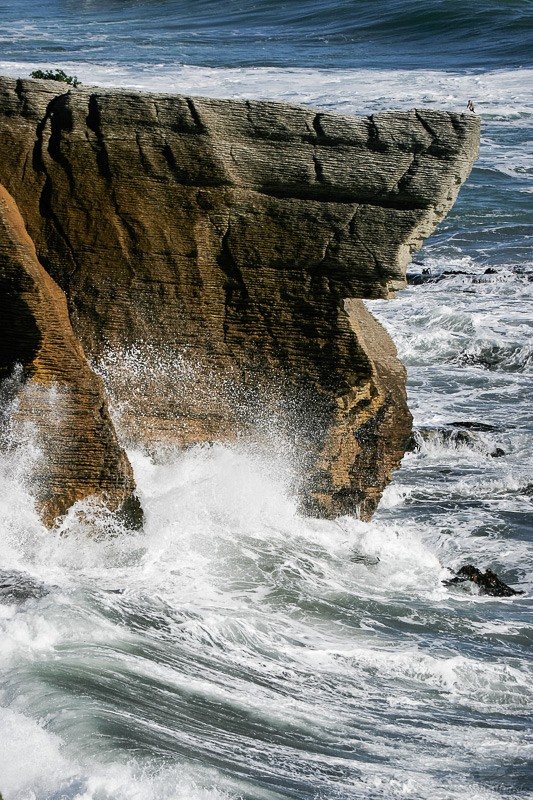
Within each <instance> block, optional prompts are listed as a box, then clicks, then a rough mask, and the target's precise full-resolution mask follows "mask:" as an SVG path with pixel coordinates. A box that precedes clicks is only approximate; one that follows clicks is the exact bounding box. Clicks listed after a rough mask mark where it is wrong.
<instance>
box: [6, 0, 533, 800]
mask: <svg viewBox="0 0 533 800" xmlns="http://www.w3.org/2000/svg"><path fill="white" fill-rule="evenodd" d="M0 12H1V13H0V73H3V74H8V75H17V76H24V75H28V74H29V72H30V71H31V70H33V69H36V68H42V69H44V68H51V67H54V68H55V67H61V68H64V69H65V70H66V71H67V72H69V73H71V74H76V75H78V77H79V78H80V79H81V80H82V81H83V83H87V84H90V83H96V84H101V85H108V86H109V85H111V86H112V85H120V86H134V87H137V88H140V89H153V90H156V91H168V92H187V93H190V94H198V95H207V96H217V97H224V96H225V97H258V98H259V97H264V98H272V99H276V100H285V101H290V102H299V103H303V104H307V105H311V106H314V107H317V108H324V109H329V110H333V111H341V112H343V113H354V114H357V113H363V114H364V113H371V112H373V111H377V110H381V109H393V108H411V107H413V106H418V107H420V106H425V107H430V108H443V109H450V110H461V111H462V110H464V109H465V107H466V103H467V101H468V99H473V100H474V102H475V105H476V110H477V112H478V113H479V114H480V115H481V119H482V147H481V156H480V160H479V162H478V164H477V165H476V167H475V168H474V170H473V172H472V175H471V178H470V179H469V181H468V183H467V185H466V186H465V187H464V188H463V189H462V191H461V194H460V197H459V200H458V202H457V204H456V206H455V208H454V210H453V211H452V213H451V214H450V215H449V217H448V218H447V219H446V220H445V221H444V223H442V225H441V226H440V228H439V230H438V231H437V232H436V234H435V235H434V236H433V237H432V238H431V239H430V240H429V241H428V242H427V243H426V244H425V246H424V248H423V250H422V251H421V252H420V253H418V254H416V256H415V262H416V263H414V264H413V265H412V266H411V268H410V271H412V272H413V273H420V272H421V270H422V269H423V268H429V269H431V278H432V280H431V281H429V282H426V283H424V284H422V285H411V286H409V287H408V288H407V289H406V290H405V291H403V292H401V293H399V294H398V297H397V298H396V299H395V300H394V301H388V302H371V303H369V304H368V305H369V307H370V308H371V310H372V312H373V313H374V314H375V315H376V316H378V318H379V319H380V320H381V321H382V322H383V323H384V324H385V325H386V326H387V327H388V329H389V330H390V332H391V335H392V336H393V338H394V340H395V342H396V344H397V347H398V350H399V354H400V356H401V358H402V359H403V361H404V363H405V364H406V365H407V369H408V381H409V385H408V389H409V402H410V406H411V409H412V411H413V415H414V418H415V426H416V428H417V429H418V430H419V431H420V436H421V437H422V436H423V438H422V439H421V444H420V449H419V451H418V452H415V453H409V454H407V455H406V457H405V458H404V461H403V464H402V468H401V470H400V471H399V472H398V473H396V475H395V477H394V481H393V483H392V485H391V486H390V487H389V488H388V489H387V490H386V492H385V495H384V498H383V501H382V504H381V506H380V509H379V510H378V512H377V514H376V516H375V518H374V520H373V521H372V522H371V523H362V522H360V521H358V520H356V519H353V518H350V517H343V518H340V519H338V520H336V521H324V520H314V519H306V518H302V517H300V516H299V514H298V513H297V510H296V503H295V500H294V498H293V497H292V495H291V491H290V486H291V485H293V483H294V482H295V481H297V477H298V476H297V473H298V453H297V452H294V450H293V449H292V447H291V444H290V443H289V442H286V441H284V440H283V437H282V436H281V434H280V433H279V432H278V431H276V429H275V425H273V427H272V430H271V435H270V437H267V440H266V441H265V439H264V437H263V438H262V440H261V441H259V440H258V441H256V442H247V443H242V444H240V445H239V446H237V447H228V446H223V445H217V444H215V445H213V446H211V447H199V448H193V449H192V450H190V451H187V452H186V453H175V454H174V455H173V456H172V457H169V455H168V453H167V454H166V458H165V460H163V461H161V462H160V463H158V462H157V461H154V460H151V459H150V458H148V457H147V456H146V455H145V454H142V453H139V452H131V453H130V457H131V460H132V463H133V466H134V469H135V475H136V480H137V483H138V486H139V491H140V494H141V497H142V501H143V506H144V508H145V510H146V526H145V529H144V530H143V531H142V532H140V533H138V534H136V535H131V534H129V535H124V533H123V532H121V531H120V530H118V531H115V533H116V534H117V535H116V536H115V537H113V538H110V537H109V529H108V527H106V525H107V521H105V520H102V519H100V518H96V519H94V520H93V521H92V522H86V523H85V524H84V526H82V525H81V523H80V522H79V521H78V522H76V521H75V520H74V519H73V518H69V519H67V520H66V521H65V524H64V534H65V535H64V536H62V537H58V536H54V535H50V533H49V532H48V531H46V530H44V529H43V528H42V526H41V525H40V523H39V521H38V519H37V517H36V515H35V513H34V510H33V506H32V501H31V498H30V497H29V495H28V493H27V491H26V488H25V478H26V476H27V475H28V473H29V472H31V466H32V463H33V462H34V460H35V459H36V458H38V452H37V451H36V448H35V446H34V444H33V443H32V441H31V439H29V440H28V441H26V442H25V443H24V444H23V445H21V446H20V447H19V448H18V449H16V450H14V451H12V452H10V453H9V454H6V455H3V456H2V457H1V458H0V487H1V491H0V533H1V535H0V570H2V571H3V574H4V581H6V580H7V578H8V577H9V576H11V580H12V581H13V582H15V583H16V584H17V585H19V586H20V585H21V583H22V580H24V582H25V586H26V597H27V599H25V600H21V598H20V597H19V598H18V599H17V598H14V597H13V596H12V595H10V594H9V592H8V591H4V592H3V594H2V595H1V597H0V601H1V602H0V629H1V642H2V646H1V648H0V670H1V674H2V681H1V685H0V731H1V733H2V736H1V737H0V791H2V792H3V794H4V798H5V800H63V798H64V799H65V800H123V799H124V800H132V798H133V800H137V798H138V799H139V800H141V798H142V800H178V799H179V800H198V799H199V798H201V799H202V800H205V799H208V800H222V799H223V800H237V798H246V800H267V799H268V800H281V799H283V800H289V799H292V798H298V799H301V800H353V799H354V798H356V799H357V800H358V799H359V798H361V799H364V800H377V798H380V799H381V798H383V800H390V798H409V800H419V799H420V800H452V798H453V799H454V800H455V798H456V797H458V796H461V797H463V798H468V800H495V799H496V798H509V799H513V800H514V799H516V800H518V798H520V800H525V798H530V797H533V764H532V754H533V736H532V733H531V717H532V699H533V698H532V689H531V687H532V680H531V646H532V643H533V633H532V626H531V597H532V590H533V578H532V574H533V570H532V568H533V557H532V549H531V544H532V534H533V524H532V516H533V515H532V512H533V504H532V494H531V486H532V485H533V461H532V453H533V420H532V411H531V397H532V395H533V375H532V373H533V368H532V367H533V344H532V343H533V336H532V334H533V313H532V304H531V300H532V299H533V298H532V294H533V264H532V258H531V243H532V231H533V212H532V208H533V206H532V192H533V180H532V176H533V123H532V119H533V64H532V56H533V47H532V9H531V3H529V2H524V0H521V1H520V2H518V0H516V2H499V3H497V4H496V3H492V2H479V3H475V4H474V3H465V2H462V3H459V2H451V0H448V1H443V2H436V0H433V1H432V0H429V1H428V2H425V3H421V2H414V0H413V2H390V1H389V0H386V2H382V3H375V2H374V3H369V2H355V1H354V0H352V2H342V1H340V0H337V2H334V0H330V2H318V1H317V2H307V1H303V0H299V1H298V2H295V0H293V1H292V2H288V1H287V2H281V1H278V2H271V3H268V4H265V3H250V2H237V1H236V0H231V1H230V2H226V3H224V4H221V3H214V2H205V1H202V0H200V1H199V2H198V1H197V2H195V3H193V2H175V1H173V0H168V2H141V1H139V2H134V1H133V0H131V1H130V2H128V1H127V0H121V2H118V0H115V1H114V2H105V3H104V2H99V0H79V1H78V2H57V1H56V2H42V3H39V4H35V3H29V2H26V0H23V2H17V3H13V4H5V3H0ZM450 273H455V274H450ZM124 367H125V368H127V370H131V372H132V375H133V373H135V375H136V376H137V377H138V375H139V374H140V375H141V376H142V374H143V372H142V371H143V369H146V370H148V369H149V367H150V365H149V363H147V362H146V361H143V356H142V352H139V353H138V354H137V357H136V360H135V359H134V360H133V361H131V362H129V361H128V362H127V363H126V364H125V365H124ZM169 369H175V371H176V375H177V376H179V370H180V365H179V364H178V363H176V364H175V365H172V364H170V365H169ZM104 377H105V371H104ZM452 423H467V424H468V425H469V427H467V428H465V430H467V431H468V432H469V434H470V435H469V436H468V437H466V438H463V440H457V439H456V438H455V439H454V438H453V436H450V431H453V430H455V429H454V428H453V425H452ZM480 424H481V425H485V426H486V429H485V430H478V429H477V428H479V425H480ZM472 425H473V426H474V427H472ZM475 426H477V428H476V427H475ZM498 448H499V449H500V450H501V451H503V455H501V454H500V455H499V456H498V457H494V455H493V454H494V452H495V451H496V450H497V449H498ZM88 533H89V534H90V537H88V536H87V534H88ZM465 563H475V564H477V565H478V566H479V567H481V568H483V569H485V568H491V569H493V570H495V571H496V572H497V573H498V574H499V575H500V576H501V577H502V578H503V580H505V581H506V582H508V583H510V584H511V585H513V586H516V587H520V588H521V589H523V590H524V591H525V594H524V595H523V596H520V597H517V598H514V599H494V598H487V597H482V596H479V595H477V594H476V593H475V592H474V591H473V590H468V589H467V590H465V591H462V590H450V589H447V588H446V587H445V586H444V585H443V583H442V581H443V580H444V579H445V578H446V577H449V574H450V573H449V571H448V570H447V568H448V567H449V568H452V569H457V568H458V567H459V566H461V565H462V564H465ZM21 574H22V575H23V576H24V578H23V579H22V578H21V577H20V576H21ZM6 576H7V577H6Z"/></svg>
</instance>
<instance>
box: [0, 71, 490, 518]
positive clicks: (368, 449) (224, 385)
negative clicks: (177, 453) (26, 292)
mask: <svg viewBox="0 0 533 800" xmlns="http://www.w3.org/2000/svg"><path fill="white" fill-rule="evenodd" d="M61 89H62V87H61V86H60V85H59V84H53V83H51V82H42V81H38V82H37V81H26V80H24V81H15V80H10V79H1V80H0V182H3V183H4V185H5V186H6V187H7V188H8V189H9V191H10V192H11V193H12V194H13V196H14V197H15V199H16V201H17V204H18V206H19V208H20V211H21V214H22V216H23V217H24V220H25V223H26V226H27V228H28V231H29V233H30V235H31V238H32V239H33V241H34V243H35V247H36V251H37V256H38V259H39V261H40V263H41V264H42V265H43V266H44V267H45V269H46V270H47V271H48V273H49V274H50V275H51V276H52V277H53V278H54V280H55V281H56V282H57V284H58V285H59V286H60V287H61V289H62V290H63V291H64V292H65V294H66V297H67V302H68V308H69V313H70V319H71V322H72V326H73V329H74V331H75V333H76V335H77V336H78V337H79V339H80V341H81V342H82V344H83V347H84V349H85V352H86V353H87V355H88V356H89V358H90V359H91V360H92V362H93V363H94V364H95V365H96V368H97V369H99V371H100V372H101V374H102V375H103V376H104V381H105V385H106V389H107V392H108V396H109V398H110V400H111V403H112V406H113V409H114V413H115V414H116V420H117V424H118V426H119V430H120V432H121V435H122V436H123V437H124V438H125V440H129V441H137V442H138V441H140V442H150V443H165V442H175V443H178V444H180V445H187V444H190V443H194V442H200V441H209V440H213V439H218V440H220V439H223V440H228V439H232V438H235V437H236V436H239V435H240V434H241V433H242V432H246V431H249V430H250V428H254V426H255V428H256V430H257V429H261V428H262V427H263V428H265V427H268V420H270V419H272V418H273V417H275V418H276V424H277V426H278V427H281V429H282V430H284V431H285V433H286V434H287V435H288V436H289V437H290V438H292V439H294V440H295V441H296V447H297V450H298V452H299V454H300V457H301V458H300V460H301V472H302V476H303V477H302V484H301V486H300V493H301V497H302V502H303V505H304V506H305V507H307V508H308V509H310V510H312V511H315V512H318V513H321V514H326V515H334V514H339V513H345V512H352V511H356V510H358V511H359V513H360V514H361V516H363V517H365V518H368V517H369V516H370V514H371V513H372V511H373V509H374V508H375V506H376V503H377V502H378V499H379V496H380V494H381V491H382V489H383V487H384V486H385V485H386V483H387V481H388V480H389V476H390V470H391V469H393V468H395V467H397V466H398V464H399V461H400V459H401V456H402V454H403V449H404V443H405V440H406V438H407V436H408V433H409V430H410V415H409V412H408V410H407V407H406V402H405V391H404V383H405V376H404V371H403V368H402V367H401V365H399V364H398V362H397V360H396V357H395V353H394V348H393V345H392V343H391V342H390V339H389V337H388V335H387V334H386V333H385V331H384V330H383V329H382V328H381V327H380V326H379V325H378V324H377V323H376V322H375V321H374V320H373V318H372V317H371V315H370V314H369V313H368V311H367V310H366V309H365V308H364V306H363V305H362V303H361V302H352V299H356V298H383V297H387V296H388V295H389V294H390V292H391V290H394V289H395V288H398V287H400V286H402V285H403V284H404V282H405V278H404V271H405V267H406V265H407V263H408V262H409V259H410V254H411V253H412V251H413V250H415V249H416V248H418V247H419V246H420V244H421V242H422V239H423V238H424V237H426V236H427V235H429V233H431V231H432V230H433V229H434V227H435V225H436V224H437V223H438V222H439V221H440V220H441V219H442V218H443V217H444V216H445V214H446V213H447V211H448V210H449V209H450V207H451V205H452V204H453V202H454V200H455V198H456V196H457V193H458V191H459V188H460V185H461V184H462V182H463V181H464V180H465V178H466V177H467V175H468V173H469V171H470V169H471V166H472V163H473V161H474V160H475V158H476V156H477V147H478V139H479V122H478V119H477V117H475V116H474V115H472V114H468V115H465V114H449V113H443V112H436V111H427V110H424V111H410V112H398V113H392V112H391V113H382V114H376V115H374V116H373V117H370V118H354V117H343V116H337V115H334V114H328V113H317V112H314V111H313V110H311V109H308V108H303V107H298V106H289V105H285V104H281V103H272V102H241V101H230V100H228V101H220V100H209V99H198V98H196V99H193V98H187V97H169V96H166V95H148V94H139V93H134V92H129V91H118V90H102V89H94V88H86V87H80V88H78V89H69V90H68V91H63V92H62V91H61ZM347 300H350V302H349V304H348V305H345V301H347Z"/></svg>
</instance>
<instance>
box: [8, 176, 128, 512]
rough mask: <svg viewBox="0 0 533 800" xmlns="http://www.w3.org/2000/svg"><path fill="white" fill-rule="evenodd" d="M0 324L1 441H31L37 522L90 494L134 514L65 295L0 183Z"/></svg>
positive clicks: (121, 457)
mask: <svg viewBox="0 0 533 800" xmlns="http://www.w3.org/2000/svg"><path fill="white" fill-rule="evenodd" d="M0 319H1V323H0V325H1V329H2V336H1V339H0V379H2V378H4V383H3V393H2V394H3V398H2V399H3V401H4V403H7V404H8V405H9V406H10V408H9V409H8V410H9V412H10V419H9V421H8V420H5V419H4V420H3V423H4V425H3V428H4V430H3V434H4V442H3V444H4V446H6V445H7V446H13V445H15V444H16V443H17V442H20V441H21V440H22V439H23V438H24V437H31V438H32V439H33V441H34V442H35V443H36V444H37V447H38V451H39V452H38V454H36V458H35V463H34V464H33V469H32V470H31V474H30V475H28V479H29V481H30V482H31V489H32V490H33V492H34V494H35V498H36V501H37V505H38V507H39V509H40V511H41V515H42V518H43V520H44V522H45V523H47V524H49V525H52V524H53V523H54V522H55V520H56V519H57V518H58V517H60V516H62V515H63V514H65V513H66V511H68V509H69V507H70V506H71V505H73V504H74V503H75V502H76V501H77V500H82V499H84V498H86V497H87V496H90V495H97V496H98V497H99V498H100V499H101V500H103V501H104V502H106V503H108V504H109V506H110V508H111V509H114V510H118V509H121V510H125V509H126V508H129V510H130V511H132V510H134V508H135V506H136V502H135V499H134V495H133V491H134V488H135V484H134V480H133V474H132V471H131V467H130V464H129V462H128V460H127V457H126V454H125V453H124V451H123V450H122V448H121V447H120V445H119V444H118V441H117V438H116V435H115V432H114V428H113V424H112V422H111V419H110V418H109V414H108V410H107V403H106V399H105V396H104V389H103V385H102V383H101V381H100V380H99V379H98V378H97V377H96V376H95V375H94V373H93V372H92V371H91V369H90V368H89V365H88V364H87V361H86V359H85V356H84V353H83V351H82V348H81V346H80V344H79V342H78V339H77V338H76V336H75V334H74V332H73V330H72V327H71V325H70V320H69V316H68V311H67V304H66V302H65V296H64V294H63V292H62V291H61V289H60V288H59V287H58V286H57V284H56V283H55V282H54V281H53V280H52V278H51V277H50V276H49V275H48V274H47V273H46V272H45V270H44V269H43V268H42V266H41V265H40V263H39V262H38V260H37V257H36V255H35V248H34V246H33V242H32V240H31V239H30V237H29V236H28V234H27V232H26V229H25V227H24V222H23V220H22V218H21V216H20V213H19V211H18V209H17V207H16V205H15V202H14V200H13V198H12V197H11V196H10V195H9V194H8V192H7V191H6V190H5V189H4V187H3V186H0ZM7 431H9V435H7ZM137 516H139V515H138V514H137Z"/></svg>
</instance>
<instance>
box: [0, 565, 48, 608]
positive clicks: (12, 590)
mask: <svg viewBox="0 0 533 800" xmlns="http://www.w3.org/2000/svg"><path fill="white" fill-rule="evenodd" d="M49 592H50V587H49V586H45V584H44V583H41V582H40V581H36V580H35V579H34V578H32V577H31V576H30V575H27V574H25V573H24V572H16V571H14V572H8V571H5V570H0V603H23V602H24V601H25V600H30V599H39V598H40V597H44V596H45V595H47V594H48V593H49Z"/></svg>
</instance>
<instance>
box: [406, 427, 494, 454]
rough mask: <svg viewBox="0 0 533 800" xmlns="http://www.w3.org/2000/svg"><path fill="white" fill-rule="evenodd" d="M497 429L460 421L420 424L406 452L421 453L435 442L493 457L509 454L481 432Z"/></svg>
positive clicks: (413, 433) (411, 436)
mask: <svg viewBox="0 0 533 800" xmlns="http://www.w3.org/2000/svg"><path fill="white" fill-rule="evenodd" d="M493 430H496V428H495V427H494V426H491V425H484V424H483V423H475V422H472V423H464V425H463V423H458V422H451V423H449V424H448V425H434V426H420V427H418V428H415V429H414V430H413V432H412V433H411V435H410V437H409V439H408V440H407V443H406V447H405V451H406V453H419V452H420V451H421V450H422V449H423V448H424V446H425V445H427V444H434V445H441V446H443V447H447V448H458V447H465V448H469V449H471V450H477V451H478V452H481V453H484V454H485V455H487V456H490V457H491V458H501V457H502V456H505V455H507V454H506V452H505V450H504V449H503V448H502V447H499V446H496V447H494V446H492V445H491V444H490V443H489V442H487V441H486V438H485V437H482V436H479V435H478V434H479V433H485V432H490V431H493Z"/></svg>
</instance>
